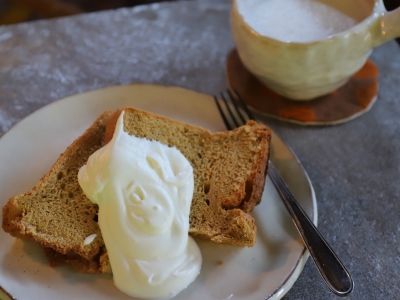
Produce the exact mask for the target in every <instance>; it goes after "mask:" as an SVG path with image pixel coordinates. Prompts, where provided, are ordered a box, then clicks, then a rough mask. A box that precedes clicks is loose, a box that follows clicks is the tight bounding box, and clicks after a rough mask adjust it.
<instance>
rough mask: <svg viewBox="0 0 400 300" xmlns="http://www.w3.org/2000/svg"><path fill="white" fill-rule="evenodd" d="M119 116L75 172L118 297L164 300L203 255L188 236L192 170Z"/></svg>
mask: <svg viewBox="0 0 400 300" xmlns="http://www.w3.org/2000/svg"><path fill="white" fill-rule="evenodd" d="M123 115H124V112H122V113H121V115H120V116H119V118H118V121H117V124H116V128H115V132H114V136H113V138H112V140H111V141H110V142H109V143H108V144H107V145H105V146H104V147H103V148H101V149H99V150H97V151H96V152H95V153H93V154H92V155H91V156H90V157H89V159H88V162H87V164H86V165H84V166H83V167H82V168H81V169H80V170H79V174H78V181H79V184H80V186H81V187H82V190H83V191H84V193H85V194H86V196H87V197H88V198H89V199H90V200H91V201H92V202H94V203H97V204H98V205H99V213H98V220H99V226H100V230H101V233H102V235H103V238H104V242H105V244H106V247H107V251H108V256H109V259H110V263H111V268H112V271H113V277H114V283H115V285H116V286H117V288H119V289H120V290H121V291H122V292H124V293H126V294H128V295H130V296H132V297H136V298H142V299H165V298H171V297H173V296H175V295H176V294H177V293H179V292H180V291H182V290H183V289H184V288H186V287H187V286H188V285H189V284H190V283H191V282H192V281H193V280H194V279H195V278H196V277H197V275H198V274H199V273H200V268H201V262H202V257H201V252H200V249H199V248H198V246H197V244H196V242H195V241H194V240H193V238H191V237H190V236H189V235H188V231H189V213H190V205H191V201H192V196H193V189H194V179H193V169H192V167H191V165H190V163H189V162H188V160H187V159H186V158H185V157H184V156H183V155H182V153H181V152H180V151H179V150H177V149H176V148H172V147H168V146H166V145H163V144H161V143H160V142H157V141H150V140H147V139H144V138H138V137H135V136H131V135H129V134H128V133H126V132H125V131H124V130H123Z"/></svg>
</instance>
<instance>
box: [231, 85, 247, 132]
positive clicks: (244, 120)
mask: <svg viewBox="0 0 400 300" xmlns="http://www.w3.org/2000/svg"><path fill="white" fill-rule="evenodd" d="M227 93H228V96H229V99H230V100H231V102H232V104H233V106H234V107H235V111H236V113H237V114H238V116H239V118H240V119H241V121H242V123H243V125H244V124H246V122H247V120H248V119H249V117H246V116H244V115H243V114H242V112H241V110H240V108H239V105H240V104H241V103H240V102H239V103H238V100H237V99H236V97H235V96H234V95H233V94H232V92H231V91H230V90H229V89H228V90H227Z"/></svg>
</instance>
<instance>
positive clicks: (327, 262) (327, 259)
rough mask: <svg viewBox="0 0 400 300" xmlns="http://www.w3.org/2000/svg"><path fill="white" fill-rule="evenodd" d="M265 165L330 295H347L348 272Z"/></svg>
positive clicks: (348, 291) (281, 181) (273, 171)
mask: <svg viewBox="0 0 400 300" xmlns="http://www.w3.org/2000/svg"><path fill="white" fill-rule="evenodd" d="M268 164H269V166H268V175H269V177H270V179H271V181H272V183H273V184H274V186H275V188H276V189H277V191H278V193H279V195H280V196H281V198H282V200H283V202H284V204H285V206H286V208H287V210H288V211H289V213H290V215H291V217H292V219H293V221H294V224H295V226H296V228H297V230H298V231H299V233H300V235H301V237H302V239H303V241H304V244H305V245H306V247H307V249H308V251H309V252H310V256H311V258H312V260H313V261H314V263H315V265H316V267H317V269H318V272H319V273H320V275H321V276H322V278H323V279H324V281H325V283H326V284H327V286H328V287H329V289H330V290H331V291H332V292H333V293H335V294H336V295H338V296H346V295H348V294H350V293H351V292H352V290H353V287H354V283H353V279H352V278H351V276H350V274H349V272H348V271H347V270H346V268H345V267H344V265H343V264H342V262H341V261H340V260H339V258H338V257H337V256H336V254H335V253H334V252H333V250H332V249H331V247H330V246H329V245H328V243H327V242H326V241H325V239H324V238H323V237H322V235H321V234H320V233H319V231H318V229H317V228H316V227H315V225H314V224H313V223H312V222H311V220H310V219H309V217H308V216H307V214H306V213H305V212H304V210H303V209H302V208H301V206H300V204H299V203H298V202H297V200H296V198H295V197H294V196H293V194H292V193H291V192H290V190H289V188H288V187H287V185H286V183H285V182H284V181H283V180H282V178H281V177H280V175H279V173H278V172H277V171H276V169H275V167H274V165H273V164H272V162H271V161H269V163H268Z"/></svg>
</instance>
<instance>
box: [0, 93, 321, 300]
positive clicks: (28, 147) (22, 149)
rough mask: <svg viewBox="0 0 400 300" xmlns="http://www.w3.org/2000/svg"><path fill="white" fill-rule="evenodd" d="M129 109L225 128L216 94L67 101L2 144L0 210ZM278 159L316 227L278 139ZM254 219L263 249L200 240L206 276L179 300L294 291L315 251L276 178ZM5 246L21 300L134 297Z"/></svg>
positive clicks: (93, 96)
mask: <svg viewBox="0 0 400 300" xmlns="http://www.w3.org/2000/svg"><path fill="white" fill-rule="evenodd" d="M124 106H135V107H137V108H141V109H144V110H148V111H151V112H154V113H158V114H162V115H164V116H168V117H170V118H175V119H179V120H182V121H184V122H188V123H192V124H196V125H199V126H202V127H205V128H208V129H210V130H211V131H222V130H225V127H224V124H223V122H222V120H221V118H220V116H219V114H218V111H217V109H216V106H215V104H214V101H213V99H212V97H210V96H209V95H205V94H200V93H197V92H193V91H189V90H184V89H181V88H175V87H164V86H155V85H127V86H116V87H110V88H105V89H101V90H96V91H90V92H86V93H83V94H79V95H75V96H71V97H68V98H65V99H63V100H60V101H57V102H54V103H52V104H50V105H48V106H45V107H43V108H41V109H39V110H38V111H36V112H35V113H33V114H32V115H30V116H29V117H27V118H26V119H24V120H22V121H21V122H20V123H18V124H17V125H16V126H14V127H13V128H12V129H11V130H10V131H9V132H7V133H6V134H5V135H4V136H3V137H2V138H1V139H0V165H1V169H0V191H1V195H0V207H3V206H4V205H5V204H6V202H7V200H8V199H9V198H10V197H11V196H14V195H17V194H20V193H23V192H26V191H28V190H29V189H31V188H32V187H33V186H34V185H35V184H36V183H37V182H38V181H39V180H40V178H41V177H42V176H43V175H44V174H45V173H46V172H47V171H48V170H49V169H50V167H51V165H52V164H53V163H54V162H55V161H56V159H57V158H58V156H59V155H60V154H61V153H62V152H63V151H64V150H65V149H66V147H67V146H68V145H69V144H70V143H71V142H72V141H73V140H74V139H75V138H77V137H78V136H79V135H80V134H81V133H83V132H84V130H85V129H86V128H87V127H89V125H90V124H91V123H92V122H93V121H94V120H95V119H96V118H97V117H98V116H99V115H100V114H101V113H102V112H103V111H104V110H106V109H116V108H118V107H124ZM271 159H272V161H273V162H274V164H275V165H276V167H277V169H278V170H279V171H280V172H281V173H282V175H283V177H284V179H285V180H286V181H287V183H288V185H289V187H290V188H291V189H292V191H293V193H294V194H295V196H296V197H297V198H298V200H299V202H300V203H301V204H302V206H303V208H304V209H305V211H306V212H307V213H308V215H309V216H311V218H312V219H313V220H314V223H316V222H317V206H316V199H315V195H314V191H313V188H312V185H311V183H310V181H309V179H308V177H307V174H306V173H305V171H304V170H303V168H302V166H301V164H300V163H299V162H298V160H297V158H296V156H295V155H294V154H293V152H292V151H291V150H290V149H289V148H288V147H287V146H286V145H285V144H284V143H283V142H282V141H281V140H280V139H279V138H278V137H277V136H276V135H275V134H274V135H273V139H272V153H271ZM252 214H253V216H254V217H255V219H256V223H257V227H258V231H257V242H256V245H255V246H254V247H252V248H241V247H234V246H228V245H218V244H214V243H210V242H205V241H198V242H199V245H200V247H201V250H202V253H203V260H204V261H203V266H202V271H201V274H200V275H199V277H198V278H197V279H196V280H195V282H194V283H192V284H191V285H190V286H189V288H187V289H186V290H184V291H183V292H181V293H180V294H179V295H178V296H177V297H176V298H175V299H190V300H197V299H199V300H200V299H266V298H267V299H279V298H281V297H282V296H283V295H284V294H285V293H286V292H287V291H288V290H289V289H290V288H291V287H292V285H293V283H294V282H295V281H296V279H297V278H298V276H299V275H300V273H301V271H302V270H303V267H304V264H305V262H306V260H307V258H308V252H307V251H306V250H305V247H304V245H303V243H302V242H301V239H300V237H299V235H298V233H297V232H296V229H295V227H294V225H293V223H292V221H291V219H290V217H289V215H288V213H287V211H286V210H285V207H284V205H283V204H282V202H281V200H280V199H279V196H278V194H277V193H276V191H275V189H274V188H273V186H272V183H271V182H270V180H269V179H268V178H267V181H266V185H265V190H264V194H263V199H262V202H261V204H260V205H259V206H257V207H256V208H255V209H254V211H253V213H252ZM0 241H1V244H0V269H1V272H0V286H1V287H2V288H4V289H5V290H6V291H7V292H8V293H9V294H10V295H12V296H13V297H15V298H16V299H18V300H23V299H30V300H34V299H83V298H85V299H95V300H101V299H132V298H130V297H128V296H126V295H124V294H123V293H121V292H119V291H118V290H117V289H116V288H115V287H114V285H113V282H112V276H111V275H107V274H106V275H90V274H78V273H77V272H75V271H74V270H73V269H72V268H70V267H68V266H63V267H60V268H55V269H53V268H50V267H49V266H48V262H47V260H46V258H45V257H44V254H43V252H42V249H41V247H39V246H38V245H36V244H34V243H31V242H27V241H22V240H20V239H15V238H13V237H11V236H10V235H8V234H6V233H4V232H3V231H2V230H0ZM221 262H222V264H221ZM1 297H4V295H3V296H1V294H0V298H1Z"/></svg>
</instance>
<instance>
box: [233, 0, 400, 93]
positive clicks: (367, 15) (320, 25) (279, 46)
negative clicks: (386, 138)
mask: <svg viewBox="0 0 400 300" xmlns="http://www.w3.org/2000/svg"><path fill="white" fill-rule="evenodd" d="M231 26H232V34H233V38H234V40H235V43H236V46H237V50H238V53H239V56H240V58H241V60H242V62H243V63H244V65H245V66H246V67H247V68H248V69H249V71H250V72H252V73H253V74H254V75H255V76H256V77H258V78H259V79H260V80H261V81H262V82H263V83H264V84H266V85H267V86H268V87H269V88H271V89H272V90H274V91H275V92H277V93H278V94H281V95H283V96H286V97H288V98H291V99H294V100H309V99H313V98H315V97H318V96H321V95H324V94H327V93H329V92H332V91H334V90H335V89H337V88H339V87H340V86H342V85H343V84H345V83H346V82H347V81H348V80H349V78H350V77H351V76H352V75H353V74H354V73H355V72H357V71H358V70H359V69H360V68H361V67H362V66H363V65H364V64H365V61H366V60H367V58H368V56H369V55H370V54H371V50H372V48H373V47H375V46H377V45H379V44H381V43H383V42H385V41H387V40H389V39H392V38H394V37H397V36H400V9H397V10H396V11H393V12H390V13H388V12H386V10H385V9H384V6H383V3H382V2H381V0H319V1H317V0H314V1H313V0H233V3H232V11H231Z"/></svg>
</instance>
